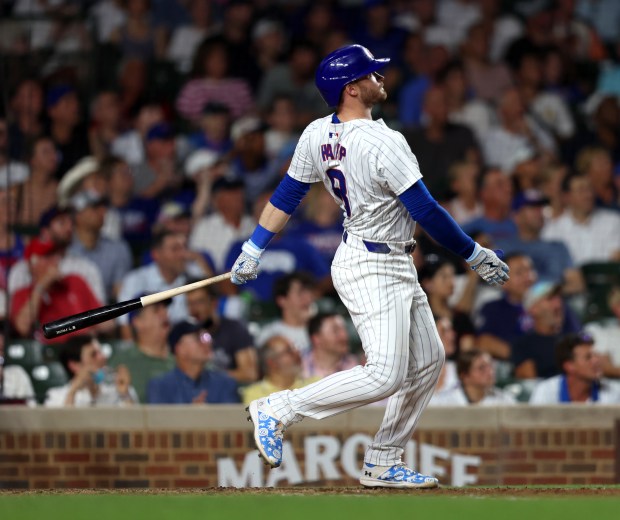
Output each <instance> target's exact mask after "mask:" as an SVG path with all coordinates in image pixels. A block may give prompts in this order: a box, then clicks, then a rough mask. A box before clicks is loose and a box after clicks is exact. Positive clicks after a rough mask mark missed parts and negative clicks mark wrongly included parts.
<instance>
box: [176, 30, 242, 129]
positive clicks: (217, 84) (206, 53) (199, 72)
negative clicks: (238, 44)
mask: <svg viewBox="0 0 620 520" xmlns="http://www.w3.org/2000/svg"><path fill="white" fill-rule="evenodd" d="M231 56H234V54H231V53H230V52H229V49H228V48H227V46H226V44H225V43H224V42H222V41H221V40H218V39H207V40H204V41H203V43H201V44H200V47H198V50H197V51H196V54H195V57H194V66H193V72H192V79H190V80H189V81H188V82H187V83H186V84H185V85H184V86H183V87H182V88H181V91H180V93H179V96H178V98H177V100H176V108H177V111H178V112H179V114H180V115H181V116H183V117H184V118H185V119H187V120H189V121H191V122H194V123H197V122H198V119H199V117H200V114H201V113H202V111H203V110H204V108H205V106H206V105H207V103H210V102H216V103H221V104H223V105H226V106H227V107H228V108H229V110H230V113H231V116H232V117H233V118H235V119H236V118H238V117H241V116H243V115H246V114H248V113H249V112H251V111H252V110H253V108H254V99H253V97H252V91H251V90H250V86H249V85H248V83H247V81H245V80H244V79H241V78H237V77H233V76H232V75H230V73H229V63H231V61H233V60H232V59H231ZM235 59H236V57H235Z"/></svg>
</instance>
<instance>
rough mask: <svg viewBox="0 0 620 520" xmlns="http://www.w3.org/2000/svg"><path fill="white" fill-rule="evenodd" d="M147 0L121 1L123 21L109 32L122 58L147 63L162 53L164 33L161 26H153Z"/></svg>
mask: <svg viewBox="0 0 620 520" xmlns="http://www.w3.org/2000/svg"><path fill="white" fill-rule="evenodd" d="M150 4H151V3H150V1H149V0H128V1H126V2H123V10H124V11H125V13H124V14H125V20H124V22H123V23H122V24H121V25H120V26H119V27H118V28H117V29H115V30H114V31H112V33H111V34H110V41H111V42H112V43H113V44H115V45H117V46H118V48H119V50H120V52H121V55H122V57H123V58H134V59H139V60H140V61H143V62H145V63H148V62H149V61H151V60H154V59H155V58H161V57H163V55H164V46H165V41H166V35H165V32H164V29H163V28H162V27H155V25H154V24H153V20H152V11H151V5H150Z"/></svg>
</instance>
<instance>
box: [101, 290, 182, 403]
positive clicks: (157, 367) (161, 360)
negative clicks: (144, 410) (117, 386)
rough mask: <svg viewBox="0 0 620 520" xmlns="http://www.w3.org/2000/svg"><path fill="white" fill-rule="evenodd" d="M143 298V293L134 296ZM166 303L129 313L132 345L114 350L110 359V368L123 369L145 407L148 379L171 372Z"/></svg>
mask: <svg viewBox="0 0 620 520" xmlns="http://www.w3.org/2000/svg"><path fill="white" fill-rule="evenodd" d="M134 296H135V297H136V298H141V297H142V296H146V295H145V294H144V293H139V294H136V295H134ZM170 303H171V300H166V301H163V302H159V303H154V304H153V305H148V306H146V307H144V308H141V309H138V310H136V311H133V312H130V313H129V323H130V324H131V330H132V338H133V343H132V344H130V345H129V346H128V348H125V349H118V350H116V351H115V352H114V354H113V355H112V357H111V358H110V366H113V367H117V366H119V365H124V366H126V367H127V370H129V373H130V374H131V380H132V381H133V385H134V388H135V389H136V392H137V393H138V397H139V398H140V402H141V403H146V402H147V401H146V389H147V385H148V382H149V380H150V379H152V378H154V377H157V376H159V375H161V374H163V373H164V372H168V371H169V370H172V369H173V368H174V358H173V357H172V354H171V353H170V349H169V347H168V333H169V332H170V321H169V320H168V308H167V306H168V305H170Z"/></svg>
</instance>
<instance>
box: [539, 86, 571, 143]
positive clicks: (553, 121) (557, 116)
mask: <svg viewBox="0 0 620 520" xmlns="http://www.w3.org/2000/svg"><path fill="white" fill-rule="evenodd" d="M530 109H531V110H532V112H533V113H534V114H535V115H536V116H537V117H538V118H539V119H540V120H541V121H544V123H545V124H546V125H547V127H548V128H551V129H552V130H553V132H554V133H555V134H556V135H558V136H559V137H561V138H562V139H569V138H570V137H572V136H573V134H574V133H575V121H574V120H573V116H572V115H571V113H570V110H569V109H568V107H567V106H566V103H564V101H563V100H562V98H561V97H560V96H558V95H557V94H554V93H552V92H541V93H540V94H538V95H537V96H536V98H535V99H534V101H532V104H531V105H530Z"/></svg>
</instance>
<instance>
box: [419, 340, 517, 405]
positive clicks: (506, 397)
mask: <svg viewBox="0 0 620 520" xmlns="http://www.w3.org/2000/svg"><path fill="white" fill-rule="evenodd" d="M456 370H457V373H458V376H459V384H458V385H457V386H455V387H453V388H451V389H448V390H445V391H443V392H438V393H436V394H434V395H433V397H432V398H431V402H430V404H429V406H468V405H479V406H498V405H504V406H505V405H511V404H515V398H514V397H513V396H512V395H510V394H508V393H507V392H504V391H503V390H500V389H499V388H497V387H496V386H495V368H494V366H493V360H492V359H491V356H490V355H489V354H487V353H486V352H482V351H481V350H478V349H473V350H470V351H469V352H462V353H461V354H460V355H459V359H458V361H457V369H456Z"/></svg>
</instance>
